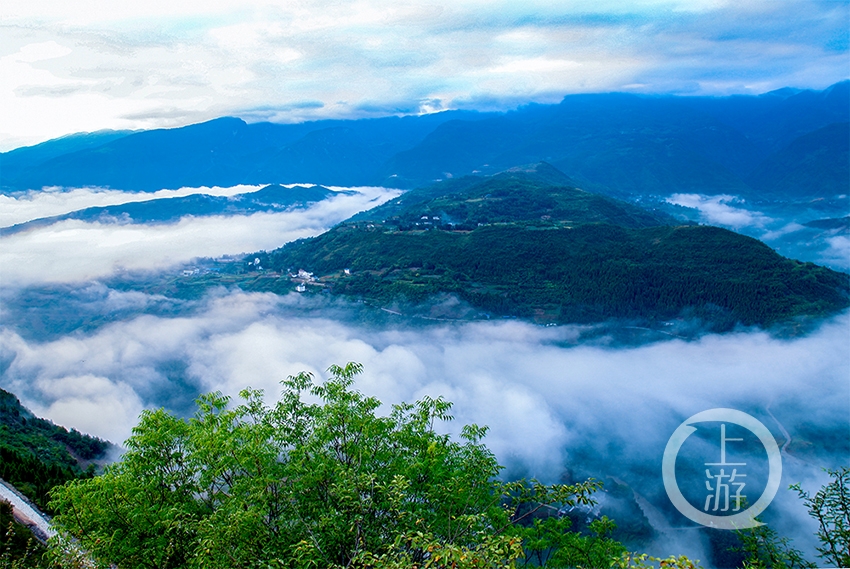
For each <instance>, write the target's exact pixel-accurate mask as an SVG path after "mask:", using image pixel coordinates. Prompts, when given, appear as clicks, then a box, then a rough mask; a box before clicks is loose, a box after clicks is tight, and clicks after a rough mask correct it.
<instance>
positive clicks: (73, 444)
mask: <svg viewBox="0 0 850 569" xmlns="http://www.w3.org/2000/svg"><path fill="white" fill-rule="evenodd" d="M110 446H111V445H110V443H108V442H107V441H103V440H100V439H97V438H94V437H90V436H88V435H84V434H81V433H79V432H78V431H76V430H74V429H71V430H70V431H68V430H67V429H65V428H63V427H60V426H57V425H54V424H53V423H51V422H50V421H46V420H44V419H40V418H38V417H35V416H34V415H33V414H32V413H31V412H30V411H29V410H28V409H26V408H25V407H24V406H23V405H21V402H20V401H19V400H18V398H17V397H15V396H14V395H13V394H11V393H9V392H8V391H4V390H2V389H0V478H3V479H4V480H7V481H8V482H10V483H11V484H13V485H15V487H16V488H17V489H18V490H20V491H21V492H23V493H24V494H26V496H27V497H28V498H30V499H31V500H33V502H35V503H36V504H37V505H38V506H39V507H40V508H41V509H44V508H45V507H46V505H47V501H48V492H49V491H50V489H51V488H52V487H53V486H56V485H57V484H62V483H64V482H66V481H68V480H72V479H74V478H79V477H81V476H83V475H84V470H83V468H81V465H82V464H85V463H87V462H88V461H92V460H98V459H102V458H103V457H104V456H105V454H106V452H107V450H108V449H109V448H110ZM90 474H91V471H89V475H90Z"/></svg>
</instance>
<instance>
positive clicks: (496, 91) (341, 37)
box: [0, 0, 850, 150]
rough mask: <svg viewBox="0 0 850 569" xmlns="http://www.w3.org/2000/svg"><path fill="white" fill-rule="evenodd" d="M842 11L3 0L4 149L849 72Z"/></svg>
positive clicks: (813, 83)
mask: <svg viewBox="0 0 850 569" xmlns="http://www.w3.org/2000/svg"><path fill="white" fill-rule="evenodd" d="M848 14H850V4H848V2H846V1H844V0H839V1H817V0H782V1H779V2H776V1H772V0H766V1H761V0H745V1H740V0H730V1H726V0H643V1H633V2H622V1H619V0H574V1H569V2H567V1H563V2H552V1H551V0H538V1H534V0H531V1H526V2H509V1H507V0H487V1H482V0H453V1H452V2H451V3H449V2H446V1H442V0H436V1H434V2H429V1H420V2H404V1H397V0H392V1H389V0H368V1H356V0H355V1H346V2H341V1H333V0H295V1H287V2H268V1H265V0H239V1H238V2H237V1H235V0H209V1H206V2H197V1H195V0H149V1H146V2H129V1H127V0H95V1H91V0H80V1H76V2H63V1H58V0H5V1H4V2H3V3H2V5H0V27H2V30H0V76H2V77H3V81H2V84H0V108H2V109H3V112H2V113H0V150H8V149H11V148H14V147H17V146H21V145H25V144H32V143H36V142H39V141H42V140H45V139H48V138H52V137H56V136H61V135H63V134H67V133H71V132H80V131H93V130H99V129H107V128H111V129H139V128H152V127H163V126H179V125H184V124H189V123H193V122H198V121H202V120H206V119H209V118H213V117H216V116H221V115H237V116H241V117H243V118H245V119H247V120H275V121H284V122H291V121H300V120H305V119H311V118H320V117H361V116H375V115H387V114H398V113H420V112H430V111H434V110H439V109H444V108H478V109H504V108H511V107H514V106H516V105H517V104H519V103H522V102H528V101H538V102H555V101H558V100H559V99H560V98H561V97H563V96H564V95H565V94H567V93H576V92H595V91H608V90H624V91H633V92H649V93H671V92H672V93H690V94H728V93H761V92H765V91H768V90H771V89H775V88H779V87H783V86H794V87H805V88H823V87H826V86H828V85H830V84H832V83H835V82H837V81H840V80H843V79H845V78H847V77H848V76H850V64H849V63H848V35H849V34H848Z"/></svg>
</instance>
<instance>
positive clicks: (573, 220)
mask: <svg viewBox="0 0 850 569" xmlns="http://www.w3.org/2000/svg"><path fill="white" fill-rule="evenodd" d="M575 185H576V183H575V182H574V181H573V180H572V179H570V178H568V177H567V176H565V175H564V174H563V173H561V172H560V171H559V170H557V169H556V168H554V167H552V166H550V165H549V164H546V163H545V162H544V163H539V164H535V165H533V166H530V167H527V168H522V169H519V168H517V169H512V170H509V171H507V172H502V173H501V174H497V175H495V176H493V177H487V178H484V177H480V176H466V177H463V178H459V179H453V180H446V181H444V182H441V183H438V184H434V185H433V186H427V187H424V188H417V189H415V190H411V191H409V192H407V193H405V194H404V195H402V196H400V197H398V198H396V199H394V200H391V201H390V202H388V203H386V204H384V205H382V206H380V207H377V208H375V209H372V210H370V211H367V212H364V213H361V214H359V215H357V216H355V217H354V218H353V219H354V220H357V221H365V220H373V221H382V222H385V223H387V224H391V225H395V226H398V228H399V229H425V228H427V227H429V226H442V227H446V228H450V229H461V230H462V229H467V230H468V229H474V228H476V227H478V226H479V224H489V223H512V222H520V221H523V222H543V223H559V224H566V225H575V224H582V223H611V224H613V225H621V226H623V227H650V226H655V225H666V224H669V223H672V222H673V221H674V220H673V219H672V218H669V217H667V216H666V215H665V214H662V213H653V212H649V211H647V210H645V209H643V208H640V207H637V206H635V205H633V204H630V203H628V202H624V201H621V200H617V199H613V198H610V197H607V196H603V195H600V194H598V193H592V192H588V191H584V190H581V189H578V188H576V187H575Z"/></svg>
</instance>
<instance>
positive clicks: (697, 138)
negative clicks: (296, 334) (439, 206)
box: [0, 82, 850, 197]
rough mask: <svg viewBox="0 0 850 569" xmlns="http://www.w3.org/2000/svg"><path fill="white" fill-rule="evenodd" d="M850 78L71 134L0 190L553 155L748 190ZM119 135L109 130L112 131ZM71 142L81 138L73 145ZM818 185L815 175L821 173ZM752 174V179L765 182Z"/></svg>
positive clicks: (272, 178) (563, 164)
mask: <svg viewBox="0 0 850 569" xmlns="http://www.w3.org/2000/svg"><path fill="white" fill-rule="evenodd" d="M848 108H850V82H842V83H838V84H836V85H833V86H832V87H830V88H828V89H825V90H823V91H795V90H780V91H777V92H773V93H767V94H764V95H761V96H758V97H752V96H734V97H681V96H639V95H633V94H625V93H603V94H592V95H570V96H567V97H565V98H564V99H563V101H562V102H561V103H560V104H557V105H536V104H532V105H527V106H523V107H519V108H518V109H516V110H514V111H511V112H506V113H476V112H469V111H447V112H441V113H434V114H430V115H422V116H406V117H386V118H381V119H364V120H326V121H316V122H309V123H301V124H270V123H256V124H246V123H244V122H243V121H241V120H240V119H236V118H221V119H216V120H213V121H209V122H207V123H202V124H198V125H191V126H187V127H183V128H175V129H160V130H153V131H147V132H138V133H131V134H125V133H112V134H109V133H106V134H102V135H97V134H93V135H85V136H78V137H69V138H68V139H67V140H61V141H52V142H49V143H46V144H45V145H39V146H36V147H32V148H30V149H19V150H15V151H12V152H7V153H2V154H0V190H2V191H4V192H11V191H19V190H27V189H38V188H41V187H42V186H53V185H56V186H106V187H112V188H118V189H126V190H144V191H151V190H157V189H161V188H176V187H181V186H201V185H220V186H226V185H234V184H238V183H247V184H267V183H296V182H301V183H305V182H309V183H322V184H327V185H340V186H346V185H360V184H375V185H386V186H391V187H401V188H413V187H417V186H421V185H424V184H428V183H432V182H433V181H435V180H439V179H448V178H450V177H453V178H458V177H462V176H465V175H468V174H475V173H484V174H493V173H496V172H499V171H502V170H505V169H507V168H511V167H515V166H519V165H522V164H528V163H535V162H540V161H547V162H549V163H550V164H553V165H554V166H556V167H558V168H561V169H562V170H565V171H569V172H570V173H571V175H572V176H573V177H574V178H575V180H576V181H577V183H578V184H580V185H581V186H582V187H584V186H592V185H597V186H599V187H602V186H604V187H606V188H608V189H609V190H610V191H611V192H612V194H611V195H620V196H622V195H624V194H627V193H633V194H641V195H646V194H659V195H669V194H671V193H676V192H699V193H708V194H717V193H732V194H739V195H744V196H747V197H752V195H753V194H754V192H753V190H752V189H751V188H750V186H749V185H748V183H747V182H746V181H745V179H746V180H750V181H752V179H751V178H747V176H748V175H749V174H751V173H752V172H753V171H754V170H755V169H756V168H757V167H758V166H759V164H761V163H762V162H763V161H764V160H765V159H766V158H767V157H768V156H769V155H770V154H772V153H775V152H777V151H779V150H781V149H782V148H784V147H785V146H787V145H788V144H789V143H791V142H792V141H793V140H794V139H796V138H798V137H800V136H803V135H805V134H808V133H811V132H813V131H815V130H817V129H820V128H823V127H824V126H826V125H829V124H831V123H836V122H846V121H848V120H850V116H849V115H850V111H848ZM110 137H111V138H110ZM75 141H76V142H75ZM813 174H814V175H815V179H814V181H813V183H817V176H818V175H819V174H818V172H817V171H815V172H814V173H813ZM757 182H758V181H757V180H756V181H755V182H753V183H757Z"/></svg>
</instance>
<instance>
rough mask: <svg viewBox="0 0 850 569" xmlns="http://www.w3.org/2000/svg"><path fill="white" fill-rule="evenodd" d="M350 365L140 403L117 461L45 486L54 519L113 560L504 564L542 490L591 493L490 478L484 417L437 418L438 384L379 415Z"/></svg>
mask: <svg viewBox="0 0 850 569" xmlns="http://www.w3.org/2000/svg"><path fill="white" fill-rule="evenodd" d="M360 370H361V368H360V366H359V365H357V364H348V365H346V366H345V367H339V366H332V367H331V368H330V372H331V378H330V379H329V380H327V381H326V382H325V383H323V384H316V383H314V381H313V377H312V376H311V375H310V374H307V373H301V374H299V375H297V376H292V377H289V378H288V379H287V380H285V381H284V382H283V386H284V390H283V393H282V396H281V398H280V400H279V402H278V403H276V404H275V405H273V406H271V407H269V406H266V405H265V404H264V403H263V393H262V392H261V391H258V390H251V389H247V390H245V391H243V392H242V393H241V402H240V403H239V404H238V405H236V406H231V405H229V403H230V401H229V399H228V398H227V397H225V396H223V395H221V394H218V393H213V394H209V395H205V396H202V397H201V398H200V399H199V409H198V412H197V414H196V416H195V417H194V418H193V419H191V420H188V421H186V420H182V419H180V418H177V417H175V416H173V415H171V414H169V413H167V412H165V411H162V410H159V411H148V412H145V413H144V414H143V415H142V417H141V421H140V423H139V425H138V426H137V427H136V428H135V429H134V431H133V436H132V437H131V438H130V439H129V440H128V441H127V449H128V451H127V453H126V454H125V455H124V457H123V459H122V460H121V461H120V462H118V463H116V464H114V465H112V466H111V467H109V468H108V469H107V470H106V472H105V473H104V474H103V475H102V476H98V477H97V478H94V479H90V480H78V481H73V482H70V483H68V484H66V485H65V486H62V487H59V488H57V489H56V490H55V491H54V493H53V501H52V502H51V505H52V506H53V508H54V509H55V510H56V511H57V512H59V514H58V515H57V516H56V517H55V518H54V524H55V526H56V527H57V528H58V529H59V530H60V531H61V532H64V533H65V534H66V535H68V536H72V537H74V538H76V539H77V540H79V543H80V545H81V547H82V548H83V549H84V550H86V551H88V552H90V553H91V555H92V556H93V557H94V558H95V559H97V560H99V561H100V562H102V563H104V564H110V563H114V564H116V565H117V566H118V567H149V568H162V569H165V568H176V567H205V568H215V567H227V568H237V567H304V568H307V567H321V568H333V567H387V568H391V567H434V568H438V567H452V568H454V569H458V568H463V567H468V568H484V567H487V568H489V567H513V566H514V565H515V562H516V560H518V559H520V558H521V557H522V556H523V548H522V540H523V538H524V537H525V536H524V535H523V533H522V531H519V530H518V529H517V528H518V527H519V526H520V525H521V524H523V523H531V520H532V519H533V518H534V516H535V514H536V513H538V512H539V511H540V510H541V509H542V508H544V507H545V506H546V505H550V504H556V505H559V506H560V505H577V504H585V505H589V504H592V493H593V492H594V491H595V490H596V489H597V488H598V487H599V483H598V482H595V481H593V480H589V481H587V482H584V483H579V484H575V485H554V486H547V485H544V484H541V483H539V482H536V481H533V480H532V481H516V482H500V481H498V480H497V474H498V473H499V471H500V468H501V467H500V466H499V464H498V462H497V461H496V459H495V457H494V455H493V454H492V453H491V452H490V451H489V450H488V449H487V448H486V447H485V446H484V445H483V444H482V442H481V440H482V438H483V437H484V435H485V434H486V432H487V430H486V428H484V427H478V426H476V425H468V426H466V427H464V428H463V430H462V432H461V436H460V440H453V439H452V438H450V437H449V436H448V435H445V434H440V432H439V429H438V428H437V423H438V422H441V421H448V420H450V419H451V415H450V414H449V412H450V409H451V404H450V403H448V402H447V401H445V400H443V399H442V398H437V399H432V398H429V397H424V398H423V399H421V400H420V401H418V402H417V403H415V404H400V405H395V406H393V407H392V410H391V412H390V413H389V414H388V415H385V416H384V415H379V414H378V410H379V408H380V406H381V403H380V402H379V401H378V400H377V399H375V398H373V397H367V396H364V395H363V394H361V393H360V392H358V391H356V390H354V389H352V383H353V379H354V377H355V375H356V374H357V373H359V372H360ZM309 401H313V402H309ZM619 553H620V551H619V550H618V551H616V552H615V554H619Z"/></svg>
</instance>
